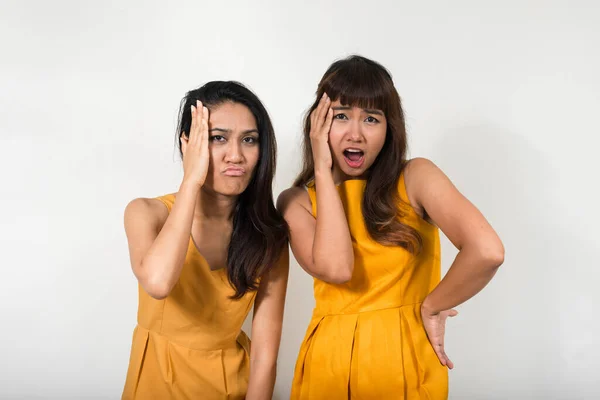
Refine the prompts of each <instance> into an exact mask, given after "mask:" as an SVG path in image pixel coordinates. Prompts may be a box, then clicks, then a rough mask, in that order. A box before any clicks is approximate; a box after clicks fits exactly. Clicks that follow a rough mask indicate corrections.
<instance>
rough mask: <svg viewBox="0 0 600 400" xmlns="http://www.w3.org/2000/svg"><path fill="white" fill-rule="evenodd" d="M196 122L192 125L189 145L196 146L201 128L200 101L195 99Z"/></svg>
mask: <svg viewBox="0 0 600 400" xmlns="http://www.w3.org/2000/svg"><path fill="white" fill-rule="evenodd" d="M195 109H196V124H195V125H194V129H193V134H192V137H190V145H192V146H196V145H197V144H198V142H199V140H200V130H201V129H202V102H201V101H200V100H196V107H195Z"/></svg>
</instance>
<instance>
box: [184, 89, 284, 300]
mask: <svg viewBox="0 0 600 400" xmlns="http://www.w3.org/2000/svg"><path fill="white" fill-rule="evenodd" d="M196 100H200V101H201V102H202V104H203V105H205V106H206V107H208V109H209V110H210V109H213V108H216V107H218V106H220V105H221V104H223V103H226V102H232V103H238V104H242V105H244V106H246V107H248V109H249V110H250V112H252V115H254V118H255V119H256V126H257V128H258V132H259V145H260V155H259V159H258V164H257V165H256V168H255V170H254V174H253V176H252V179H251V180H250V183H249V184H248V187H247V188H246V190H244V191H243V192H242V193H241V194H240V195H239V197H238V201H237V204H236V206H235V210H234V214H233V232H232V233H231V239H230V240H229V246H228V250H227V277H228V278H229V283H230V284H231V286H232V287H233V288H234V289H235V294H234V295H233V296H232V298H234V299H240V298H241V297H243V296H244V295H245V294H246V293H247V292H250V291H254V290H256V289H258V280H259V279H260V278H261V277H262V276H263V275H264V274H265V273H266V272H268V271H269V270H270V268H271V267H273V266H274V265H275V263H276V262H277V260H278V259H279V257H280V255H281V252H282V251H283V250H284V248H285V247H286V246H287V245H288V235H289V231H288V225H287V223H286V222H285V220H284V219H283V217H282V216H281V214H280V213H279V212H278V211H277V209H276V208H275V205H274V203H273V177H274V175H275V164H276V159H277V142H276V140H275V132H274V130H273V124H272V123H271V118H269V114H268V112H267V110H266V109H265V107H264V106H263V104H262V103H261V101H260V100H259V98H258V97H257V96H256V95H255V94H254V93H253V92H252V91H250V89H248V88H246V87H245V86H244V85H242V84H241V83H239V82H235V81H212V82H208V83H207V84H205V85H204V86H202V87H200V88H198V89H194V90H190V91H189V92H187V93H186V95H185V97H184V98H183V99H182V100H181V104H180V107H179V121H178V123H177V131H176V133H175V134H176V140H177V147H178V149H179V154H180V155H181V156H182V157H183V153H182V148H181V136H182V135H185V136H186V137H187V136H188V133H189V132H190V127H191V124H192V117H191V114H190V112H189V109H190V107H191V105H192V104H196Z"/></svg>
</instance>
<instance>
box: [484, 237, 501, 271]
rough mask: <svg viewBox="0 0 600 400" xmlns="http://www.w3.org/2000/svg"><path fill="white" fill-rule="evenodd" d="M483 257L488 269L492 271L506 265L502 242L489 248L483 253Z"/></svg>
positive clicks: (498, 241)
mask: <svg viewBox="0 0 600 400" xmlns="http://www.w3.org/2000/svg"><path fill="white" fill-rule="evenodd" d="M481 257H482V258H483V261H484V263H485V265H486V266H487V267H489V268H490V269H492V270H496V269H498V268H499V267H500V266H501V265H502V264H503V263H504V245H503V244H502V242H501V241H500V240H497V243H494V245H492V246H488V247H487V249H486V250H485V251H483V252H482V254H481Z"/></svg>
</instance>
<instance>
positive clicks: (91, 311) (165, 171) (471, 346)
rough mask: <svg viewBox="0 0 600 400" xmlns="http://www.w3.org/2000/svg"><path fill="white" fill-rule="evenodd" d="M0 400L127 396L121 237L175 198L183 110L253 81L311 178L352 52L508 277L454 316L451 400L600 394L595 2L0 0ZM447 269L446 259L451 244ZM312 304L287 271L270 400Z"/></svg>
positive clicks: (599, 97) (291, 156) (128, 307)
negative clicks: (169, 196) (310, 123)
mask: <svg viewBox="0 0 600 400" xmlns="http://www.w3.org/2000/svg"><path fill="white" fill-rule="evenodd" d="M0 4H1V6H0V7H1V8H0V60H1V62H0V173H1V177H2V180H1V184H0V210H1V211H2V216H1V220H2V222H1V223H0V246H1V247H0V267H1V273H2V275H1V279H0V296H2V297H1V303H0V304H1V319H0V397H1V398H7V399H33V398H40V399H42V398H44V399H46V398H48V399H50V398H52V399H84V398H85V399H116V398H119V397H120V394H121V390H122V387H123V382H124V378H125V372H126V369H127V363H128V358H129V349H130V345H131V334H132V330H133V328H134V326H135V320H136V310H137V286H136V281H135V279H134V277H133V275H132V273H131V270H130V266H129V261H128V254H127V247H126V239H125V235H124V231H123V226H122V216H123V209H124V207H125V205H126V204H127V203H128V202H129V201H130V200H131V199H133V198H135V197H152V196H157V195H161V194H164V193H168V192H173V191H175V190H176V189H177V187H178V184H179V182H180V179H181V164H180V162H179V160H178V155H177V153H176V152H175V150H174V129H175V122H176V113H177V108H178V104H179V100H180V99H181V97H182V96H183V95H184V93H185V92H186V91H187V90H189V89H192V88H195V87H198V86H199V85H201V84H203V83H205V82H206V81H209V80H214V79H225V80H227V79H235V80H240V81H242V82H245V83H247V84H248V85H249V86H250V87H251V88H252V89H253V90H254V91H255V92H256V93H257V94H258V95H259V97H260V98H261V99H262V100H263V101H264V103H265V104H266V106H267V108H268V109H269V111H270V113H271V115H272V118H273V122H274V125H275V128H276V133H277V137H278V141H279V166H278V174H277V178H276V185H275V190H274V192H275V195H277V194H279V192H281V191H282V190H283V189H285V188H286V187H287V186H289V185H290V184H291V182H292V180H293V177H294V176H295V174H296V173H297V172H298V170H299V162H300V153H299V145H300V131H301V120H302V115H303V113H304V111H305V110H306V108H307V107H308V106H309V105H310V104H311V102H312V101H313V98H314V97H313V96H314V91H315V89H316V87H317V82H318V81H319V79H320V77H321V76H322V74H323V73H324V72H325V70H326V68H327V66H328V65H329V64H330V63H331V62H332V61H334V60H335V59H337V58H340V57H344V56H346V55H348V54H351V53H359V54H362V55H365V56H367V57H370V58H373V59H375V60H377V61H379V62H381V63H382V64H383V65H384V66H386V67H387V68H388V69H389V70H390V71H391V72H392V74H393V76H394V80H395V84H396V87H397V88H398V91H399V93H400V95H401V96H402V98H403V101H404V105H405V109H406V113H407V117H408V129H409V135H410V145H411V155H412V156H424V157H428V158H430V159H432V160H433V161H434V162H436V163H437V164H438V165H439V166H440V167H441V168H442V169H443V170H444V171H445V172H446V173H447V174H448V175H449V176H450V177H451V179H452V180H453V181H454V182H455V184H456V185H457V186H458V187H459V189H460V190H461V191H462V192H463V193H464V194H466V195H467V197H469V198H470V199H471V200H472V201H473V202H474V203H475V204H476V205H477V206H478V207H479V208H480V209H481V210H482V211H483V213H484V214H485V215H486V216H487V217H488V219H489V220H490V222H491V223H492V225H493V226H494V227H495V228H496V229H497V231H498V232H499V233H500V236H501V237H502V239H503V240H504V243H505V246H506V262H505V264H504V266H503V267H502V268H501V269H500V271H499V273H498V275H497V277H496V278H495V280H494V281H493V282H492V283H491V284H490V286H488V288H486V289H485V290H484V291H483V292H482V293H481V294H480V295H479V296H478V297H476V298H475V299H474V300H472V301H471V302H469V303H467V304H465V305H464V306H462V307H460V312H461V313H460V315H459V316H458V317H457V318H455V319H453V320H452V321H450V322H449V327H448V334H447V347H448V348H447V350H448V354H449V355H450V356H451V357H452V359H453V360H454V362H455V364H456V368H455V370H453V371H451V373H450V393H451V396H450V397H451V398H452V399H508V398H511V399H569V400H573V399H592V398H600V386H599V385H598V382H599V381H600V378H599V377H600V372H599V371H600V350H599V349H600V339H599V336H600V332H599V331H600V322H599V321H600V320H599V319H598V317H597V313H598V303H599V295H598V283H599V282H600V272H599V271H600V263H599V262H598V253H599V251H600V244H599V242H600V240H599V235H598V231H597V226H598V223H599V222H600V212H599V208H598V204H597V202H598V200H597V198H598V188H597V187H598V186H597V174H598V171H600V161H599V160H598V159H599V157H598V146H599V145H600V141H599V139H598V136H599V135H600V129H599V128H600V122H599V121H598V115H599V112H598V110H599V109H600V74H599V72H598V71H600V50H599V49H600V28H599V27H598V23H599V22H598V21H600V6H599V5H598V3H597V2H594V1H570V2H567V1H541V0H540V1H502V2H482V1H475V0H471V1H453V2H449V1H437V2H432V1H430V2H416V1H401V2H398V1H350V0H346V1H343V2H342V1H328V2H317V1H308V2H307V1H304V2H294V3H291V2H277V1H270V2H257V1H254V2H239V4H235V3H232V2H230V1H228V2H218V1H211V2H207V1H190V2H185V3H184V2H182V3H175V2H173V3H171V4H170V5H166V2H152V1H150V2H148V1H146V2H141V1H138V2H133V1H127V2H125V1H95V2H90V1H87V2H84V1H74V0H72V1H52V2H46V1H41V0H39V1H9V2H7V1H2V2H1V3H0ZM443 251H444V256H443V268H444V270H445V269H446V268H447V267H448V265H449V264H450V262H451V261H452V259H453V257H454V255H455V254H456V251H455V250H454V249H453V248H452V247H451V245H450V244H449V242H448V241H447V240H446V239H445V238H443ZM312 307H313V298H312V281H311V279H310V278H309V276H308V275H306V274H305V273H304V272H303V271H302V270H301V269H300V268H299V267H298V265H297V264H296V263H295V261H294V262H292V265H291V275H290V284H289V291H288V298H287V308H286V316H285V326H284V331H283V341H282V345H281V352H280V357H279V365H278V380H277V385H276V396H275V398H277V399H286V398H288V396H289V388H290V384H291V379H292V374H293V367H294V363H295V358H296V355H297V352H298V348H299V345H300V342H301V340H302V338H303V336H304V333H305V329H306V326H307V324H308V321H309V318H310V314H311V311H312Z"/></svg>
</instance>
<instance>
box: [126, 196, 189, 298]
mask: <svg viewBox="0 0 600 400" xmlns="http://www.w3.org/2000/svg"><path fill="white" fill-rule="evenodd" d="M197 197H198V194H197V190H195V188H194V187H188V186H184V185H182V187H181V189H180V191H179V193H178V194H177V200H176V201H175V205H174V206H173V209H172V211H171V213H170V214H168V215H167V210H166V208H165V206H164V205H163V204H161V203H160V202H158V200H152V199H135V200H133V201H132V202H131V203H129V204H128V205H127V208H126V209H125V232H126V234H127V241H128V244H129V256H130V260H131V268H132V269H133V273H134V274H135V276H136V278H137V279H138V281H139V283H140V285H141V286H142V288H143V289H144V290H145V291H146V292H147V293H148V294H149V295H150V296H152V297H154V298H156V299H163V298H165V297H167V296H168V295H169V293H170V292H171V289H172V288H173V286H174V285H175V283H176V282H177V280H178V279H179V275H180V273H181V268H182V267H183V263H184V261H185V256H186V254H187V248H188V244H189V240H190V232H191V229H192V220H193V216H194V207H195V202H196V199H197Z"/></svg>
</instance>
